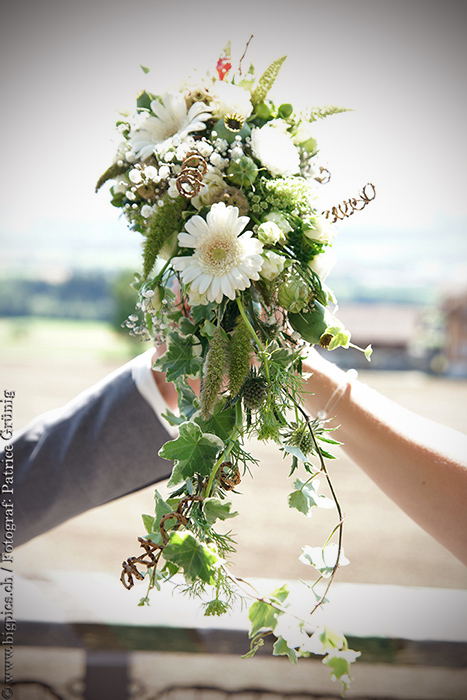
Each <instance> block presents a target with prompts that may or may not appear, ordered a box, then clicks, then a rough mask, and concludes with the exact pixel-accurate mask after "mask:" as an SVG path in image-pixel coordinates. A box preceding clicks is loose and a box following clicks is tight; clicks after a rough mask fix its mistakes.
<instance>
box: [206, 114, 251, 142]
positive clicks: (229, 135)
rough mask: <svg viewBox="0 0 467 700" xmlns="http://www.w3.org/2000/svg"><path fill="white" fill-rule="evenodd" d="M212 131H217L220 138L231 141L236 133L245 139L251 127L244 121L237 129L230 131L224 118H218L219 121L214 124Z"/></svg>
mask: <svg viewBox="0 0 467 700" xmlns="http://www.w3.org/2000/svg"><path fill="white" fill-rule="evenodd" d="M228 124H230V122H228ZM213 131H215V132H216V133H217V135H218V137H219V138H220V139H225V140H226V141H227V143H233V142H234V141H235V137H236V136H237V135H238V136H241V137H242V139H246V137H247V136H249V135H250V134H251V128H250V126H249V124H247V123H246V122H245V124H243V126H242V128H241V129H239V130H238V131H232V129H229V128H228V127H227V126H226V125H225V119H219V121H217V122H216V123H215V124H214V127H213Z"/></svg>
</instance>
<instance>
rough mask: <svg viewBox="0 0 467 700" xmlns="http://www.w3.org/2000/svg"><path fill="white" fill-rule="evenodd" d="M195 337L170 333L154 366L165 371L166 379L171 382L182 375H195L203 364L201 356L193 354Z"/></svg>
mask: <svg viewBox="0 0 467 700" xmlns="http://www.w3.org/2000/svg"><path fill="white" fill-rule="evenodd" d="M195 344H197V341H196V338H195V337H194V336H192V335H189V336H187V337H185V336H183V335H179V334H178V333H170V335H169V340H168V347H167V350H166V352H165V353H164V354H163V355H162V356H161V357H159V358H158V359H157V360H156V363H155V365H154V366H155V368H156V369H158V370H160V371H161V372H166V373H167V374H166V377H165V379H166V381H167V382H173V381H174V380H175V379H178V378H179V377H182V376H183V375H188V376H194V375H196V374H197V373H198V372H199V370H200V369H201V367H202V365H203V360H202V358H201V357H198V356H196V355H195V352H194V350H195V349H194V346H195Z"/></svg>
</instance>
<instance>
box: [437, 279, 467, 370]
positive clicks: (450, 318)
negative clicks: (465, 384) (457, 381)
mask: <svg viewBox="0 0 467 700" xmlns="http://www.w3.org/2000/svg"><path fill="white" fill-rule="evenodd" d="M442 311H443V316H444V324H445V347H444V352H445V356H446V360H447V362H448V372H449V374H451V375H453V376H462V377H465V376H467V291H464V292H462V293H460V294H456V295H453V296H450V297H448V298H447V299H446V300H445V301H444V303H443V305H442Z"/></svg>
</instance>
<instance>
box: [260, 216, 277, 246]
mask: <svg viewBox="0 0 467 700" xmlns="http://www.w3.org/2000/svg"><path fill="white" fill-rule="evenodd" d="M257 236H258V239H259V240H260V241H261V243H265V244H268V243H269V244H272V245H274V243H277V242H278V241H280V239H281V238H283V233H282V231H281V229H280V228H279V226H278V225H277V224H276V223H275V222H274V221H263V223H262V224H260V225H259V226H258V232H257Z"/></svg>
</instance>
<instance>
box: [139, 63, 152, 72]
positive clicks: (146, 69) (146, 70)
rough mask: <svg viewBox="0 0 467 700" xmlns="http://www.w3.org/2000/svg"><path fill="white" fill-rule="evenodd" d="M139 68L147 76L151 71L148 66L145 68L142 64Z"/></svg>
mask: <svg viewBox="0 0 467 700" xmlns="http://www.w3.org/2000/svg"><path fill="white" fill-rule="evenodd" d="M139 67H140V68H141V70H142V71H143V73H146V74H148V73H149V71H150V70H151V69H150V68H148V67H147V66H143V65H142V64H141V63H140V64H139Z"/></svg>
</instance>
